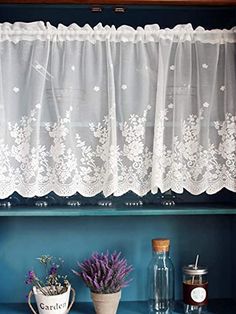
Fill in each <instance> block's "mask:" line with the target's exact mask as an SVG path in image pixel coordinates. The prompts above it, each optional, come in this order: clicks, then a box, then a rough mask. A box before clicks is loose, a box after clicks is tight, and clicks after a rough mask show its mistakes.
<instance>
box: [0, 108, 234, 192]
mask: <svg viewBox="0 0 236 314" xmlns="http://www.w3.org/2000/svg"><path fill="white" fill-rule="evenodd" d="M150 109H151V107H150V106H147V108H146V110H144V112H143V115H142V116H139V115H137V114H131V115H130V117H129V119H128V120H127V121H124V122H121V123H119V124H118V122H117V121H116V120H115V119H114V115H113V113H114V112H113V111H111V114H110V115H107V116H105V117H104V119H103V120H102V121H101V122H98V123H97V124H95V123H90V124H89V127H88V130H89V132H90V134H88V137H85V136H84V135H83V136H82V135H81V134H82V133H81V132H80V128H78V130H77V129H76V132H72V125H71V119H72V118H71V116H72V111H73V108H72V107H70V109H69V110H68V111H66V112H65V117H60V118H59V119H58V121H57V122H55V123H53V124H50V123H44V131H43V133H42V135H41V137H40V138H37V137H36V134H41V133H39V132H35V129H37V128H39V127H41V126H39V125H38V114H39V111H40V104H37V105H36V107H35V108H34V109H33V110H32V111H31V113H30V115H29V116H23V117H22V118H21V120H20V121H19V123H14V124H13V123H9V124H8V134H7V136H6V138H8V139H9V141H8V144H6V143H4V140H3V139H0V164H1V167H0V196H1V197H2V198H4V197H7V196H8V195H10V194H12V193H13V192H14V191H18V192H19V193H20V194H22V195H24V196H33V195H43V194H47V193H49V192H50V191H52V190H53V191H55V192H56V193H57V194H59V195H62V196H63V195H64V196H65V195H71V194H74V193H75V192H79V193H81V194H83V195H86V196H93V195H95V194H97V193H99V192H101V191H103V192H104V194H105V195H109V194H111V193H114V194H115V195H121V194H123V193H125V192H127V191H129V190H133V191H134V192H135V193H137V194H139V195H144V194H146V193H147V192H148V191H150V190H152V191H153V192H155V191H156V190H157V189H158V188H159V189H161V190H162V191H166V190H168V189H172V190H173V191H175V192H182V190H183V189H184V188H185V189H187V190H188V191H190V192H191V193H193V194H199V193H202V192H203V191H207V192H208V193H215V192H216V191H218V190H220V189H221V188H223V187H226V188H228V189H230V190H233V191H236V190H235V186H236V185H235V180H236V167H235V163H236V151H235V147H236V116H233V115H232V114H231V113H226V115H225V119H224V121H215V122H214V124H213V125H210V126H208V128H207V132H208V133H207V134H204V132H202V131H201V129H202V127H203V125H204V123H205V121H204V110H208V109H207V107H205V106H202V109H201V110H200V112H199V115H193V114H191V115H189V117H187V119H185V120H184V121H183V122H182V124H181V126H180V128H181V137H180V136H178V135H176V134H173V137H172V142H171V143H168V145H167V144H166V143H165V140H164V139H165V132H167V129H168V128H166V127H165V124H166V123H168V122H169V116H168V115H169V114H170V112H171V111H168V110H163V111H161V112H160V113H159V114H158V117H157V118H156V122H155V127H154V128H153V127H149V128H148V127H147V115H148V112H149V110H150ZM169 109H170V110H171V109H173V108H169ZM114 130H115V132H116V133H117V134H116V133H115V135H117V136H116V137H114ZM172 131H173V130H172ZM40 132H42V131H40ZM147 132H152V133H153V134H152V137H154V139H153V141H151V143H147V141H146V137H145V136H146V133H147ZM178 132H179V131H178ZM83 134H84V133H83ZM178 134H179V133H178ZM212 134H213V135H214V136H212ZM72 135H73V137H72V138H71V136H72ZM149 137H150V134H149ZM216 137H218V138H217V141H218V142H217V143H216V142H213V141H211V139H214V138H216ZM90 139H91V140H90ZM219 139H220V140H219ZM11 141H12V145H10V144H11ZM72 143H73V144H74V143H75V144H76V145H73V146H72V145H71V144H72Z"/></svg>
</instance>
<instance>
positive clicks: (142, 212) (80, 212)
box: [0, 205, 236, 217]
mask: <svg viewBox="0 0 236 314" xmlns="http://www.w3.org/2000/svg"><path fill="white" fill-rule="evenodd" d="M168 215H176V216H178V215H236V207H231V206H228V207H224V206H217V205H215V206H214V205H211V206H180V205H178V206H172V207H164V206H162V207H156V206H146V207H145V206H142V207H136V208H132V207H131V208H130V207H125V206H124V207H117V208H115V207H110V208H104V207H99V206H94V207H91V206H87V207H77V208H71V207H61V208H60V207H51V208H45V209H44V208H42V209H39V208H37V207H29V208H26V207H25V208H20V207H19V208H9V209H3V208H2V209H0V217H1V216H2V217H4V216H5V217H55V216H57V217H86V216H168Z"/></svg>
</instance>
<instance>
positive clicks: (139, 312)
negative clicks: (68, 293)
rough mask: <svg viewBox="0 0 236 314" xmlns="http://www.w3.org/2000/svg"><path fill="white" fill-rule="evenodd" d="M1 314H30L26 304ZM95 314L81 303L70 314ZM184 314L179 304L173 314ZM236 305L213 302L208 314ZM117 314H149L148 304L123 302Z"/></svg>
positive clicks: (3, 307)
mask: <svg viewBox="0 0 236 314" xmlns="http://www.w3.org/2000/svg"><path fill="white" fill-rule="evenodd" d="M0 313H1V314H25V313H29V309H28V306H27V305H26V304H0ZM76 313H77V314H95V312H94V309H93V305H92V303H79V304H76V305H74V306H73V309H72V310H71V312H70V314H76ZM181 313H183V306H182V304H181V303H180V302H179V303H177V305H176V310H175V312H174V313H173V314H181ZM235 313H236V303H235V302H233V301H232V300H230V299H217V300H211V301H210V303H209V309H208V312H207V314H235ZM117 314H148V308H147V304H146V302H142V301H138V302H121V303H120V305H119V309H118V313H117Z"/></svg>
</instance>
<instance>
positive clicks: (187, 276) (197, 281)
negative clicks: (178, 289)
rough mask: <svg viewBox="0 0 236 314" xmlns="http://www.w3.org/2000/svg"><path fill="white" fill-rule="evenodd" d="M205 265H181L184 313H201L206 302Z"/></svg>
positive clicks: (204, 310) (206, 281)
mask: <svg viewBox="0 0 236 314" xmlns="http://www.w3.org/2000/svg"><path fill="white" fill-rule="evenodd" d="M207 274H208V270H207V267H203V266H198V267H195V266H194V265H188V266H184V267H183V299H184V313H186V314H203V313H205V312H206V311H207V308H206V306H207V302H208V279H207Z"/></svg>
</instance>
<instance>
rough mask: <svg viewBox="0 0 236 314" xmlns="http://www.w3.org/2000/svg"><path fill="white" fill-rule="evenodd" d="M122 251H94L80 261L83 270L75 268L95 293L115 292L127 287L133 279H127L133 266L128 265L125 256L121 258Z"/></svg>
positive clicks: (75, 272) (79, 264) (77, 273)
mask: <svg viewBox="0 0 236 314" xmlns="http://www.w3.org/2000/svg"><path fill="white" fill-rule="evenodd" d="M120 257H121V252H119V253H117V252H116V251H115V252H113V253H112V254H109V252H108V251H107V253H106V254H104V253H101V254H99V253H97V252H96V253H93V255H92V256H91V258H89V259H87V260H85V261H83V262H82V263H78V266H79V268H80V270H81V271H79V272H77V271H75V270H73V272H74V274H76V275H77V276H79V277H81V279H82V280H83V281H84V283H85V284H86V286H87V287H88V288H89V289H90V290H91V291H92V292H94V293H103V294H108V293H115V292H118V291H120V290H121V288H124V287H126V286H127V285H128V284H129V283H130V281H131V280H126V277H127V276H128V274H129V273H130V272H131V271H132V270H133V267H132V266H131V265H130V266H128V265H127V260H126V259H125V258H120Z"/></svg>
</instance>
